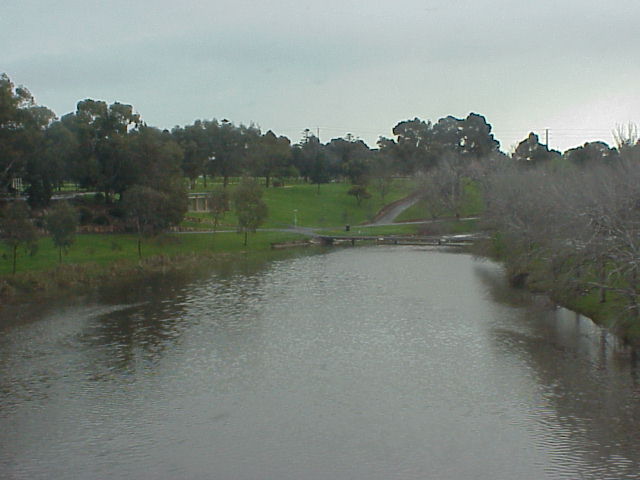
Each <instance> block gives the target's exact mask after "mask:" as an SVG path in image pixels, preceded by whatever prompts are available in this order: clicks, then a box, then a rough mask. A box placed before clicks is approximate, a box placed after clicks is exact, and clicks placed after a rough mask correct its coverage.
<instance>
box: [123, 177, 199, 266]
mask: <svg viewBox="0 0 640 480" xmlns="http://www.w3.org/2000/svg"><path fill="white" fill-rule="evenodd" d="M122 204H123V207H124V210H125V212H126V215H127V217H128V218H129V219H130V220H131V222H132V223H133V226H134V228H135V230H136V232H137V233H138V257H140V258H142V238H143V237H150V236H155V235H158V234H159V233H160V232H162V231H163V230H165V229H167V228H169V227H171V226H173V225H177V224H178V223H180V222H181V221H182V218H183V217H184V214H185V212H186V210H187V199H186V195H185V194H184V191H183V190H182V189H181V188H180V187H178V186H174V188H173V189H170V190H169V189H168V190H165V191H160V190H156V189H153V188H151V187H148V186H145V185H134V186H132V187H131V188H129V189H128V190H127V191H125V192H124V194H123V199H122Z"/></svg>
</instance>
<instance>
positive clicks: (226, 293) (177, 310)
mask: <svg viewBox="0 0 640 480" xmlns="http://www.w3.org/2000/svg"><path fill="white" fill-rule="evenodd" d="M2 315H4V318H0V321H1V322H2V323H0V329H1V337H0V478H3V479H29V480H34V479H52V478H59V479H106V478H109V479H130V478H134V479H149V480H151V479H153V480H162V479H214V478H215V479H243V480H245V479H246V480H249V479H255V480H258V479H260V480H264V479H274V480H276V479H277V480H287V479H291V480H293V479H295V480H300V479H305V480H315V479H318V480H320V479H363V480H364V479H366V480H377V479H380V480H382V479H384V480H389V479H440V480H446V479H456V480H458V479H491V480H498V479H509V480H511V479H578V478H579V479H598V480H605V479H615V480H621V479H638V478H640V386H639V385H638V375H637V372H636V365H635V362H633V361H632V360H631V358H630V354H629V352H627V351H625V350H624V349H623V348H621V347H620V346H618V345H617V344H616V341H615V339H613V338H611V337H609V336H608V335H606V334H605V333H604V332H601V331H600V330H599V329H598V328H597V327H594V326H593V325H592V324H590V322H589V321H588V320H586V319H584V318H581V317H578V316H577V315H575V314H574V313H571V312H568V311H565V310H557V309H552V308H550V307H549V306H548V305H547V304H546V302H544V301H542V300H539V299H536V298H535V297H532V296H530V295H528V294H526V293H524V292H522V291H515V290H511V289H509V288H508V287H507V286H506V282H505V280H504V277H503V272H502V270H501V268H500V267H499V266H497V265H496V264H493V263H491V262H482V261H479V260H475V259H474V258H472V257H471V256H469V255H466V254H455V253H447V252H443V251H437V250H432V249H427V248H417V247H366V248H364V247H363V248H357V249H342V250H340V249H338V250H334V251H332V252H330V253H326V254H322V255H310V256H309V255H305V256H297V257H293V258H286V259H282V260H276V261H273V262H270V263H268V264H266V265H264V266H256V267H252V266H250V265H244V266H243V265H235V266H230V268H229V269H227V270H223V271H219V272H218V273H215V274H209V275H206V276H199V277H197V278H184V277H179V278H178V277H176V278H172V277H165V278H162V279H158V280H154V281H149V282H148V283H145V284H144V285H137V286H135V288H132V287H131V286H129V287H127V288H123V289H120V290H118V291H116V290H111V291H106V292H103V293H102V294H101V295H100V296H99V297H96V298H87V299H84V300H82V301H77V300H71V299H70V300H68V301H61V302H60V304H59V305H57V306H55V308H52V307H50V306H42V307H40V306H31V307H30V308H28V309H21V310H6V309H5V311H4V313H0V317H2ZM9 317H10V318H9Z"/></svg>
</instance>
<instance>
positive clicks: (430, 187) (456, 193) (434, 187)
mask: <svg viewBox="0 0 640 480" xmlns="http://www.w3.org/2000/svg"><path fill="white" fill-rule="evenodd" d="M467 167H468V162H467V161H466V160H464V159H463V158H462V156H461V154H457V155H456V154H449V155H447V156H446V157H445V158H444V159H442V160H441V161H440V162H439V163H438V166H437V167H435V168H433V169H431V170H430V171H428V172H425V173H424V174H423V175H422V177H421V184H420V194H421V196H422V198H423V199H424V200H426V202H427V204H428V205H429V211H430V213H431V216H432V217H433V218H437V217H439V216H441V215H443V214H453V215H455V217H456V218H460V212H461V208H462V205H463V204H464V201H465V198H466V197H465V194H466V192H465V181H466V179H467V171H468V169H467Z"/></svg>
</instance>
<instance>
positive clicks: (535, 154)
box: [513, 132, 560, 166]
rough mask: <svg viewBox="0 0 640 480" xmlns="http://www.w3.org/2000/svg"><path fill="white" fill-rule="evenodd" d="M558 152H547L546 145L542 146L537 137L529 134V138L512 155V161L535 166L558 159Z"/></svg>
mask: <svg viewBox="0 0 640 480" xmlns="http://www.w3.org/2000/svg"><path fill="white" fill-rule="evenodd" d="M559 155H560V154H559V152H557V151H555V150H549V147H548V146H547V145H542V144H541V143H540V140H539V138H538V135H536V134H535V133H533V132H531V133H529V136H528V137H527V138H526V139H524V140H523V141H521V142H520V143H519V144H518V146H517V147H516V150H515V152H514V153H513V159H514V160H517V161H519V162H521V164H523V165H529V166H531V165H537V164H540V163H545V162H549V161H550V160H553V159H554V158H558V157H559Z"/></svg>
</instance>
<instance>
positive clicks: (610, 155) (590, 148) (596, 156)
mask: <svg viewBox="0 0 640 480" xmlns="http://www.w3.org/2000/svg"><path fill="white" fill-rule="evenodd" d="M564 158H565V159H567V160H568V161H570V162H571V163H573V164H574V165H576V166H579V167H587V166H595V165H598V164H602V163H605V164H606V163H609V164H611V163H613V162H614V161H616V160H617V159H618V151H617V150H616V149H614V148H610V147H609V145H607V144H606V143H604V142H587V143H585V144H584V145H582V146H581V147H576V148H572V149H570V150H567V151H566V152H564Z"/></svg>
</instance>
